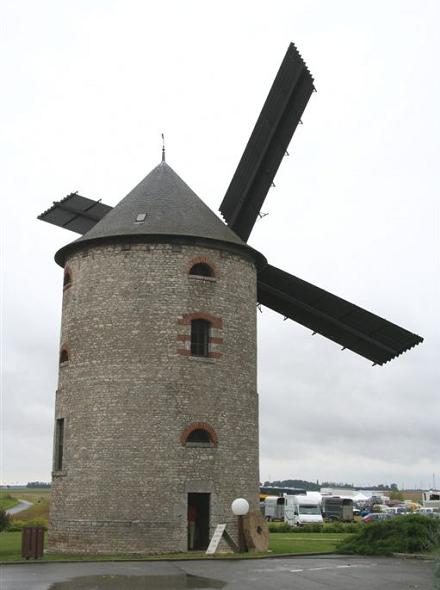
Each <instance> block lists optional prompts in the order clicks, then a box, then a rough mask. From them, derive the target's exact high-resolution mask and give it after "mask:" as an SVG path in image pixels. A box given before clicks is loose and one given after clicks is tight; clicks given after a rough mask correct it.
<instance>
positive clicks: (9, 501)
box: [0, 493, 19, 510]
mask: <svg viewBox="0 0 440 590" xmlns="http://www.w3.org/2000/svg"><path fill="white" fill-rule="evenodd" d="M18 502H19V501H18V500H17V498H14V497H13V496H11V494H9V493H1V494H0V508H2V509H3V510H9V508H13V507H14V506H16V505H17V504H18Z"/></svg>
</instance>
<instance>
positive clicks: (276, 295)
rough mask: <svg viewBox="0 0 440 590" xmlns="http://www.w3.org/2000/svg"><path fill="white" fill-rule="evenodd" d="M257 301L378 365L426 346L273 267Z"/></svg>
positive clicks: (261, 274)
mask: <svg viewBox="0 0 440 590" xmlns="http://www.w3.org/2000/svg"><path fill="white" fill-rule="evenodd" d="M258 301H259V303H261V304H263V305H265V306H266V307H269V308H270V309H273V310H274V311H277V312H279V313H281V314H283V315H284V316H285V317H287V318H290V319H292V320H295V321H296V322H298V323H299V324H302V325H303V326H306V327H307V328H310V329H311V330H313V331H314V332H316V333H318V334H321V335H322V336H325V337H326V338H329V339H330V340H333V341H334V342H337V343H338V344H340V345H342V346H343V347H344V348H348V349H349V350H352V351H353V352H355V353H357V354H359V355H361V356H363V357H365V358H367V359H369V360H371V361H373V362H374V363H375V364H378V365H383V364H384V363H386V362H387V361H390V360H391V359H393V358H394V357H396V356H399V355H400V354H402V353H403V352H405V351H407V350H409V349H410V348H412V347H413V346H416V345H417V344H419V343H421V342H423V338H421V337H420V336H417V335H416V334H413V333H411V332H408V330H405V329H404V328H401V327H399V326H397V325H396V324H392V323H391V322H389V321H387V320H385V319H383V318H381V317H379V316H377V315H375V314H373V313H370V312H369V311H366V310H365V309H362V308H361V307H358V306H357V305H354V304H353V303H350V302H348V301H345V300H344V299H341V298H340V297H337V296H336V295H332V294H331V293H329V292H328V291H324V289H320V288H319V287H315V285H312V284H311V283H307V282H306V281H303V280H301V279H299V278H297V277H295V276H293V275H290V274H289V273H287V272H284V271H283V270H280V269H279V268H276V267H274V266H271V265H268V266H267V267H266V268H265V269H264V270H263V271H261V272H259V274H258Z"/></svg>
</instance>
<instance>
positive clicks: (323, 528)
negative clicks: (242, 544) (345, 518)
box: [268, 522, 364, 533]
mask: <svg viewBox="0 0 440 590" xmlns="http://www.w3.org/2000/svg"><path fill="white" fill-rule="evenodd" d="M268 525H269V531H270V532H271V533H356V532H358V531H359V530H360V529H361V528H362V527H363V526H364V525H363V523H361V522H328V523H325V524H324V525H322V524H307V525H305V526H290V525H289V524H288V523H287V522H270V523H268Z"/></svg>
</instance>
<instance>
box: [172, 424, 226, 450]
mask: <svg viewBox="0 0 440 590" xmlns="http://www.w3.org/2000/svg"><path fill="white" fill-rule="evenodd" d="M180 441H181V443H182V445H184V446H185V447H216V446H217V435H216V433H215V430H214V429H213V428H212V426H210V425H209V424H207V423H206V422H193V423H192V424H190V425H189V426H187V428H185V430H184V431H183V432H182V434H181V436H180Z"/></svg>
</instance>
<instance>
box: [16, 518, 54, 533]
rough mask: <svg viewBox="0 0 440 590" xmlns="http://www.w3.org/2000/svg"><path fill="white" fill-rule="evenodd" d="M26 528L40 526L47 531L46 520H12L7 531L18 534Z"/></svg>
mask: <svg viewBox="0 0 440 590" xmlns="http://www.w3.org/2000/svg"><path fill="white" fill-rule="evenodd" d="M27 526H42V527H43V528H44V529H45V530H46V531H47V519H45V518H34V519H32V520H13V521H12V523H11V525H10V527H9V531H11V532H18V531H21V530H22V529H23V528H24V527H27Z"/></svg>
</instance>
